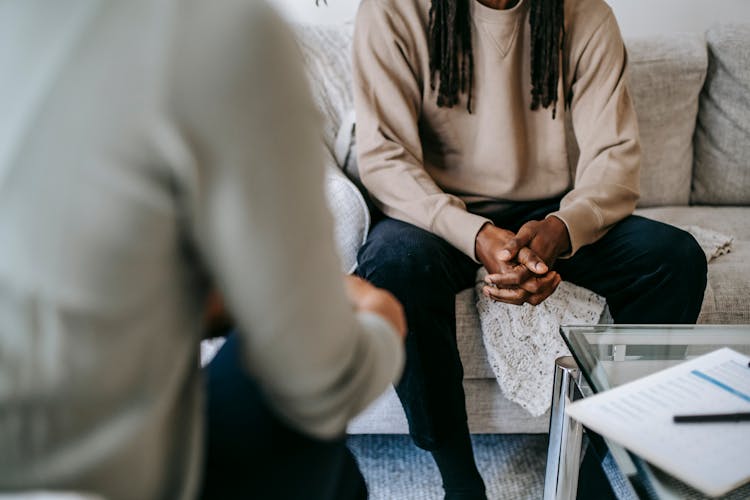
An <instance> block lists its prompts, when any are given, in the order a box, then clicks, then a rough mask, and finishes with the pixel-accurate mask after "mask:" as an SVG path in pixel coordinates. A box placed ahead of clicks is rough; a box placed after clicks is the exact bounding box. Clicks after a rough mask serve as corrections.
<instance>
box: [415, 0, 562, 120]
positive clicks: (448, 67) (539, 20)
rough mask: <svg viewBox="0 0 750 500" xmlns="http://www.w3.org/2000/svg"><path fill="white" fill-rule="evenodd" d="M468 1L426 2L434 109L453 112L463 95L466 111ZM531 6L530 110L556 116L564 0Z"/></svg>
mask: <svg viewBox="0 0 750 500" xmlns="http://www.w3.org/2000/svg"><path fill="white" fill-rule="evenodd" d="M471 1H473V0H432V4H431V6H430V24H429V28H428V30H429V31H428V36H429V49H430V85H431V87H432V89H433V90H434V89H435V87H436V85H437V87H438V97H437V104H438V106H440V107H447V108H450V107H453V106H454V105H455V104H457V103H458V101H459V95H460V94H463V93H466V94H467V104H466V109H467V110H468V111H469V113H471V112H472V98H473V96H472V90H473V89H472V87H473V84H474V54H473V50H472V46H471V16H470V14H469V2H471ZM527 1H530V2H531V6H530V7H531V8H530V13H529V24H530V28H531V109H533V110H537V109H539V106H542V107H543V108H549V107H550V106H552V119H553V120H554V118H555V112H556V111H557V82H558V79H559V77H560V65H559V63H560V50H561V49H562V44H563V39H564V35H565V28H564V25H563V22H564V14H563V3H564V0H527Z"/></svg>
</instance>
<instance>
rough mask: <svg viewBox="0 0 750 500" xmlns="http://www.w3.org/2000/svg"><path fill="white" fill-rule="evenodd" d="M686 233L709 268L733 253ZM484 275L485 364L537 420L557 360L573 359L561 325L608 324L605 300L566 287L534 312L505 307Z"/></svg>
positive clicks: (700, 233) (717, 240)
mask: <svg viewBox="0 0 750 500" xmlns="http://www.w3.org/2000/svg"><path fill="white" fill-rule="evenodd" d="M682 229H684V230H686V231H688V232H689V233H690V234H692V235H693V237H695V239H696V241H697V242H698V244H699V245H700V246H701V248H702V249H703V251H704V252H705V253H706V259H707V260H708V261H709V262H710V261H711V260H713V259H715V258H717V257H719V256H721V255H724V254H726V253H728V252H730V251H731V248H732V240H733V238H732V237H731V236H727V235H724V234H721V233H717V232H715V231H711V230H708V229H703V228H700V227H697V226H688V227H683V228H682ZM486 275H487V271H486V270H485V269H484V268H481V269H480V270H479V271H478V272H477V277H476V286H475V290H476V296H477V311H478V312H479V322H480V324H481V326H482V338H483V340H484V346H485V349H486V350H487V359H488V361H489V364H490V366H491V367H492V371H493V372H494V374H495V377H496V379H497V383H498V384H499V385H500V389H501V390H502V392H503V395H504V396H505V397H506V398H508V399H509V400H510V401H513V402H515V403H518V404H519V405H521V406H522V407H523V408H524V409H526V410H527V411H528V412H529V413H530V414H531V415H533V416H535V417H538V416H540V415H542V414H543V413H544V412H546V411H547V410H548V409H549V407H550V403H551V401H552V379H553V376H554V362H555V359H557V358H558V357H560V356H569V355H570V352H569V351H568V348H567V347H566V345H565V343H564V342H563V340H562V338H561V337H560V333H559V329H560V325H562V324H577V325H593V324H597V323H601V322H607V321H606V317H607V316H608V310H607V309H606V308H605V306H606V300H605V299H604V297H601V296H599V295H597V294H595V293H594V292H592V291H590V290H587V289H585V288H581V287H579V286H576V285H574V284H572V283H568V282H562V283H560V286H559V287H557V290H555V293H553V294H552V295H551V296H550V297H549V298H548V299H547V300H545V301H544V302H543V303H541V304H540V305H538V306H536V307H534V306H530V305H529V304H524V305H523V306H514V305H509V304H503V303H499V302H494V301H492V300H490V299H489V298H487V297H485V296H484V294H482V287H483V286H484V284H485V283H484V277H485V276H486Z"/></svg>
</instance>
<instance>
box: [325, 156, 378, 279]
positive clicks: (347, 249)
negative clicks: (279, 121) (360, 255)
mask: <svg viewBox="0 0 750 500" xmlns="http://www.w3.org/2000/svg"><path fill="white" fill-rule="evenodd" d="M325 191H326V198H327V199H328V206H329V208H330V210H331V214H332V215H333V219H334V237H335V240H336V248H337V249H338V252H339V256H340V257H341V270H342V272H345V273H351V272H353V271H354V269H356V267H357V252H359V249H360V247H361V246H362V245H363V244H364V242H365V239H366V238H367V233H368V231H369V230H370V211H369V210H368V208H367V203H366V202H365V199H364V197H363V196H362V193H360V192H359V189H357V187H356V186H355V185H354V184H353V183H352V181H350V180H349V179H348V178H347V177H346V176H345V175H344V174H343V172H341V170H339V169H338V168H337V167H336V166H335V164H334V163H333V162H331V163H330V165H329V166H328V167H327V168H326V177H325Z"/></svg>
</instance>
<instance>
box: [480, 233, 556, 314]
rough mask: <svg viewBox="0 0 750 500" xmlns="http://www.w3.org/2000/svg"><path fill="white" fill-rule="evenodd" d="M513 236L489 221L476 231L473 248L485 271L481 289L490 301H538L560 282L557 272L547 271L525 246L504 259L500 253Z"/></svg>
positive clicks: (553, 289) (549, 293)
mask: <svg viewBox="0 0 750 500" xmlns="http://www.w3.org/2000/svg"><path fill="white" fill-rule="evenodd" d="M514 237H515V234H514V233H513V232H512V231H508V230H506V229H501V228H499V227H496V226H494V225H492V224H490V223H487V224H485V225H484V226H483V227H482V229H481V230H480V231H479V233H478V234H477V238H476V241H475V245H474V251H475V253H476V257H477V259H478V260H479V261H480V262H481V263H482V264H484V267H485V268H486V269H487V273H488V275H487V277H486V278H485V281H486V282H487V286H485V287H484V288H483V289H482V291H483V293H484V294H485V295H486V296H487V297H489V298H491V299H492V300H495V301H498V302H505V303H507V304H515V305H521V304H524V303H526V302H528V303H529V304H532V305H538V304H541V303H542V302H543V301H544V300H545V299H546V298H547V297H549V296H550V295H552V292H554V291H555V289H556V288H557V286H558V285H559V284H560V280H561V278H560V275H559V274H557V273H556V272H554V271H550V269H549V268H548V267H547V265H546V264H545V263H544V261H543V260H542V259H541V258H539V256H537V255H536V254H535V253H534V252H533V251H532V250H531V249H529V248H528V247H524V248H523V249H521V251H519V252H518V256H517V259H514V260H512V261H507V257H506V256H505V255H504V254H503V252H504V251H506V243H507V242H508V241H510V240H511V239H513V238H514Z"/></svg>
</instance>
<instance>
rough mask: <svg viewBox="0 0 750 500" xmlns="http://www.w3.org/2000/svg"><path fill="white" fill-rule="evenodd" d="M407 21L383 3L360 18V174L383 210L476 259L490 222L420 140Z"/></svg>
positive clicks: (356, 56) (367, 5) (367, 6)
mask: <svg viewBox="0 0 750 500" xmlns="http://www.w3.org/2000/svg"><path fill="white" fill-rule="evenodd" d="M406 31H407V30H406V28H405V27H404V25H403V22H402V21H401V20H400V19H398V18H397V17H395V16H391V12H390V11H389V9H387V8H386V7H385V6H384V5H383V4H381V3H380V2H379V1H377V0H364V1H363V2H362V3H361V4H360V7H359V11H358V13H357V20H356V26H355V31H354V46H353V73H354V75H353V76H354V105H355V109H356V112H357V129H356V130H357V151H358V163H359V172H360V176H361V178H362V182H363V184H364V185H365V187H367V189H368V191H369V192H370V194H371V195H372V197H373V199H374V201H375V203H376V204H377V205H378V207H379V208H380V209H381V210H382V211H383V213H385V214H386V215H388V216H389V217H393V218H395V219H399V220H402V221H405V222H408V223H410V224H414V225H415V226H418V227H420V228H422V229H425V230H427V231H430V232H432V233H434V234H436V235H438V236H440V237H442V238H443V239H445V240H446V241H448V242H449V243H451V244H452V245H453V246H455V247H456V248H458V249H459V250H461V251H462V252H463V253H465V254H466V255H468V256H469V257H471V258H472V259H475V260H476V257H475V255H474V242H475V239H476V235H477V233H478V232H479V230H480V228H481V227H482V226H483V225H484V224H485V223H486V222H489V220H488V219H485V218H484V217H480V216H477V215H474V214H471V213H469V212H468V211H467V210H466V205H465V204H464V202H463V201H462V200H461V199H459V198H458V197H456V196H453V195H450V194H447V193H445V192H444V191H443V190H442V189H441V188H440V187H439V186H438V185H437V184H436V183H435V181H434V180H433V179H432V178H431V177H430V175H429V174H428V173H427V172H426V170H425V168H424V164H423V152H422V144H421V139H420V136H419V128H418V121H419V113H420V111H421V106H422V85H424V84H425V83H424V82H422V81H420V77H419V72H418V70H417V69H416V68H415V66H417V65H418V61H417V59H416V57H414V50H413V47H410V46H409V42H408V39H409V36H408V35H407V33H406Z"/></svg>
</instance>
